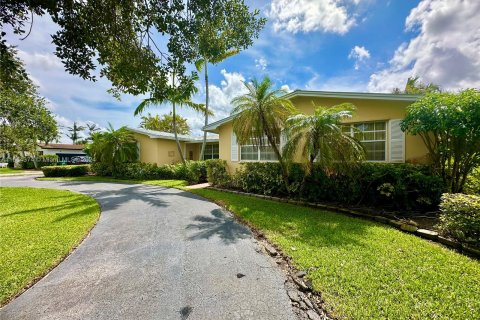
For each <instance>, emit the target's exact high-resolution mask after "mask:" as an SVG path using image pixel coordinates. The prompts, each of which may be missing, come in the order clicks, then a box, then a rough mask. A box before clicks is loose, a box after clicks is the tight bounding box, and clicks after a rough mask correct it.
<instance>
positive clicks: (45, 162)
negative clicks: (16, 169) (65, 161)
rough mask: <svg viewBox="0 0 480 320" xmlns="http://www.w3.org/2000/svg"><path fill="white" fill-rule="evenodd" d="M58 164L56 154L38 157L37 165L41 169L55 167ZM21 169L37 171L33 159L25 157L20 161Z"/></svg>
mask: <svg viewBox="0 0 480 320" xmlns="http://www.w3.org/2000/svg"><path fill="white" fill-rule="evenodd" d="M57 162H58V156H57V155H56V154H46V155H42V156H39V157H37V165H38V167H39V168H41V167H46V166H54V165H56V164H57ZM20 167H21V168H22V169H35V164H34V162H33V158H32V157H24V158H22V159H21V160H20Z"/></svg>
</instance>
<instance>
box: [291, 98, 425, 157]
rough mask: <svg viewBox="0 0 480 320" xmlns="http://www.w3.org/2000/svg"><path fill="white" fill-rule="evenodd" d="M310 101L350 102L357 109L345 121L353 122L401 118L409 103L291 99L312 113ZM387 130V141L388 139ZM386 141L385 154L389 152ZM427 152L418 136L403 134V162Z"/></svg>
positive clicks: (331, 103)
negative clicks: (350, 117)
mask: <svg viewBox="0 0 480 320" xmlns="http://www.w3.org/2000/svg"><path fill="white" fill-rule="evenodd" d="M312 101H314V102H315V105H317V106H327V107H331V106H334V105H336V104H340V103H344V102H350V103H353V104H354V105H355V107H356V108H357V110H356V111H355V113H354V116H353V117H352V119H350V120H348V121H345V122H346V123H353V122H368V121H377V120H381V121H388V120H392V119H403V118H405V114H406V107H407V106H409V105H410V104H411V102H407V101H382V100H364V99H355V100H354V99H349V100H348V101H346V100H345V99H341V98H315V97H295V98H293V99H292V102H293V104H294V105H295V106H296V107H297V108H298V109H299V110H300V112H302V113H305V114H313V110H314V108H313V105H312ZM388 138H389V137H388V131H387V141H388ZM389 151H390V150H389V149H388V143H387V154H388V153H389ZM427 153H428V151H427V148H426V147H425V145H424V144H423V141H422V139H421V138H420V137H419V136H412V135H408V134H407V135H405V162H412V163H421V162H424V161H425V159H426V154H427Z"/></svg>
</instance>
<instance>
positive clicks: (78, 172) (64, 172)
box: [42, 164, 90, 177]
mask: <svg viewBox="0 0 480 320" xmlns="http://www.w3.org/2000/svg"><path fill="white" fill-rule="evenodd" d="M42 171H43V175H44V176H45V177H80V176H84V175H86V174H87V173H88V172H89V171H90V165H88V164H84V165H73V166H47V167H42Z"/></svg>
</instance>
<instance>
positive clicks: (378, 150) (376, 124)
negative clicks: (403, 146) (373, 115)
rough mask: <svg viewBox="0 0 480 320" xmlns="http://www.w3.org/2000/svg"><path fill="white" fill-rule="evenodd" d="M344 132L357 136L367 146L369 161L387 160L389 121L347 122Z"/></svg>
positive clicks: (367, 158) (343, 127) (343, 128)
mask: <svg viewBox="0 0 480 320" xmlns="http://www.w3.org/2000/svg"><path fill="white" fill-rule="evenodd" d="M342 130H343V132H346V133H349V134H350V135H351V136H352V137H355V138H356V139H357V140H358V141H360V143H361V144H362V145H363V146H364V147H365V151H366V160H367V161H386V159H387V122H386V121H372V122H359V123H351V124H345V125H343V126H342Z"/></svg>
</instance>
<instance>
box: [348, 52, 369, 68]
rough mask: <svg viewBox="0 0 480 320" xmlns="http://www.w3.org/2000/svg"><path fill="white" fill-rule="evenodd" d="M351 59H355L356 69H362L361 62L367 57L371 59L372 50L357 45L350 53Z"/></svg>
mask: <svg viewBox="0 0 480 320" xmlns="http://www.w3.org/2000/svg"><path fill="white" fill-rule="evenodd" d="M348 58H349V59H353V60H355V70H358V69H360V64H361V63H362V62H364V61H365V60H367V59H370V52H369V51H368V50H367V49H365V47H364V46H361V47H359V46H355V47H354V48H353V49H352V51H350V54H349V55H348Z"/></svg>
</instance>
